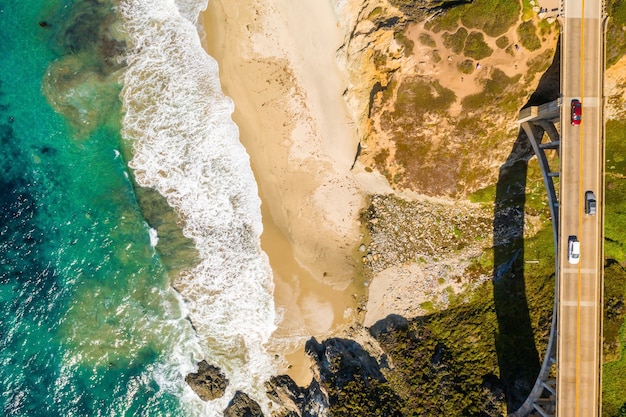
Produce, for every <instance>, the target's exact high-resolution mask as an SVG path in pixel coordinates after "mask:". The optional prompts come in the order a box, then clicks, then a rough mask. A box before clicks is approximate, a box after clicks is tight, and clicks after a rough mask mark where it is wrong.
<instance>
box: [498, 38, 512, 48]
mask: <svg viewBox="0 0 626 417" xmlns="http://www.w3.org/2000/svg"><path fill="white" fill-rule="evenodd" d="M510 44H511V41H510V40H509V38H508V37H507V36H505V35H503V36H500V37H499V38H498V39H496V46H497V47H498V48H500V49H505V48H506V47H507V46H509V45H510Z"/></svg>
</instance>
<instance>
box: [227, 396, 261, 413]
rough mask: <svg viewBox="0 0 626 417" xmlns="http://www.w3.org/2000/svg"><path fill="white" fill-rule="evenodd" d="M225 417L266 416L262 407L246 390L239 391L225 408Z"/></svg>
mask: <svg viewBox="0 0 626 417" xmlns="http://www.w3.org/2000/svg"><path fill="white" fill-rule="evenodd" d="M224 417H264V416H263V411H261V407H260V406H259V404H257V402H256V401H254V400H253V399H252V398H250V397H248V395H247V394H246V393H245V392H241V391H237V392H236V393H235V396H234V397H233V399H232V400H231V401H230V403H229V404H228V407H226V410H224Z"/></svg>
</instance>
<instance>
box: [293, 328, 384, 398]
mask: <svg viewBox="0 0 626 417" xmlns="http://www.w3.org/2000/svg"><path fill="white" fill-rule="evenodd" d="M305 349H306V351H307V353H308V354H309V355H310V356H311V357H312V358H313V359H314V360H315V362H316V363H317V365H318V367H319V371H320V379H321V382H324V381H328V380H331V379H332V380H333V384H334V385H335V386H337V387H338V388H340V389H341V388H343V387H344V386H345V385H346V384H348V383H349V382H350V381H352V380H354V379H355V378H361V379H362V380H364V381H367V380H369V379H376V380H378V381H384V380H385V377H384V376H383V374H382V372H381V371H380V366H379V364H378V362H377V361H376V358H374V357H373V356H372V355H370V354H369V353H368V352H367V351H366V350H365V349H363V347H362V346H361V345H359V344H358V343H357V342H355V341H352V340H348V339H341V338H332V339H328V340H325V341H324V342H322V343H318V342H317V340H315V338H311V339H310V340H309V341H308V342H307V343H306V346H305Z"/></svg>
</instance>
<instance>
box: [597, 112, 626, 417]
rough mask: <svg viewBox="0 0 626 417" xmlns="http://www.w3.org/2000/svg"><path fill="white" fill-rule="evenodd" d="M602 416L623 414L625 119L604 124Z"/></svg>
mask: <svg viewBox="0 0 626 417" xmlns="http://www.w3.org/2000/svg"><path fill="white" fill-rule="evenodd" d="M606 159H607V160H606V177H605V182H606V188H605V202H604V203H605V205H604V210H605V213H604V215H605V216H604V219H605V224H604V233H605V241H604V244H605V247H604V252H605V256H606V258H608V259H609V260H608V261H607V265H606V267H605V270H604V303H605V304H604V329H603V330H604V335H603V336H604V339H605V341H604V346H603V348H604V352H605V358H606V359H607V360H610V362H608V361H607V360H605V364H604V365H603V368H602V412H603V416H622V415H626V392H625V391H624V386H626V324H625V323H624V313H625V311H624V298H626V271H624V268H623V265H624V264H625V263H626V242H625V240H626V236H624V233H623V231H624V230H625V229H624V228H625V227H626V206H625V203H624V202H625V201H626V178H624V176H623V173H624V172H625V171H626V121H625V120H609V121H607V123H606Z"/></svg>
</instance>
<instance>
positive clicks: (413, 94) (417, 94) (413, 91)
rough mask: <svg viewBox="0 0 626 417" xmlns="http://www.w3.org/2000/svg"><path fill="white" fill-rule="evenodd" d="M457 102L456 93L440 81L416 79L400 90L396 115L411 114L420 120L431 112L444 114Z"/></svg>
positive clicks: (404, 83)
mask: <svg viewBox="0 0 626 417" xmlns="http://www.w3.org/2000/svg"><path fill="white" fill-rule="evenodd" d="M455 100H456V95H455V94H454V92H453V91H452V90H449V89H447V88H444V87H443V86H442V85H441V84H439V82H438V81H435V82H429V81H426V80H425V79H422V78H421V77H416V78H413V79H411V80H407V81H405V82H403V83H402V84H401V85H400V87H399V88H398V96H397V99H396V102H395V107H396V112H394V113H399V114H398V115H400V114H411V115H414V116H415V118H416V119H417V120H419V119H420V118H421V117H423V115H424V114H426V113H429V112H433V113H439V114H444V113H445V112H446V111H447V110H448V109H449V108H450V105H451V104H452V103H454V101H455ZM416 119H414V120H416Z"/></svg>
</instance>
